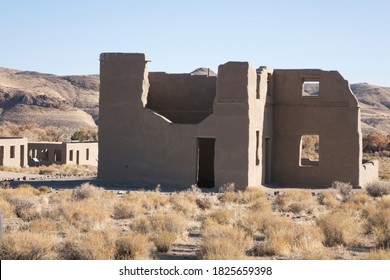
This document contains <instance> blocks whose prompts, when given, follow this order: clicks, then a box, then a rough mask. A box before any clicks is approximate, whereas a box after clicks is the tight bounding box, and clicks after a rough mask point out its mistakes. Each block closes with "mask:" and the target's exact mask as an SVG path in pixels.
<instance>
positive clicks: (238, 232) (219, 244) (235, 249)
mask: <svg viewBox="0 0 390 280" xmlns="http://www.w3.org/2000/svg"><path fill="white" fill-rule="evenodd" d="M203 235H204V237H203V240H202V242H201V244H200V252H199V256H200V258H201V259H203V260H240V259H247V255H246V253H247V251H248V250H249V249H250V248H251V247H252V246H253V240H252V238H250V237H249V236H248V235H247V234H246V233H245V231H244V230H242V229H240V228H237V227H232V226H226V225H219V224H217V223H215V222H212V221H211V222H210V221H207V220H206V222H205V223H204V234H203Z"/></svg>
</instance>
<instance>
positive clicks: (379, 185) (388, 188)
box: [365, 181, 390, 197]
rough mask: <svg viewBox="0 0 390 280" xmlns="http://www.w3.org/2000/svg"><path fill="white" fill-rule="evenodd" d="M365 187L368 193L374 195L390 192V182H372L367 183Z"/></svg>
mask: <svg viewBox="0 0 390 280" xmlns="http://www.w3.org/2000/svg"><path fill="white" fill-rule="evenodd" d="M365 189H366V191H367V193H368V194H369V195H370V196H372V197H382V196H385V195H389V194H390V182H385V181H375V182H371V183H368V184H367V185H366V187H365Z"/></svg>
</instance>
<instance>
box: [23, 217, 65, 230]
mask: <svg viewBox="0 0 390 280" xmlns="http://www.w3.org/2000/svg"><path fill="white" fill-rule="evenodd" d="M28 228H29V230H30V231H32V232H46V233H49V232H55V231H57V230H58V225H57V222H56V221H54V220H52V219H49V218H45V217H41V218H39V219H36V220H32V221H31V222H29V224H28Z"/></svg>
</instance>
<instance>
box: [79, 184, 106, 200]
mask: <svg viewBox="0 0 390 280" xmlns="http://www.w3.org/2000/svg"><path fill="white" fill-rule="evenodd" d="M103 192H104V191H103V189H102V188H98V187H95V186H94V185H91V184H90V183H84V184H82V185H80V186H79V187H76V188H75V189H74V190H73V191H72V198H73V199H74V200H83V199H87V198H98V197H100V196H102V194H103Z"/></svg>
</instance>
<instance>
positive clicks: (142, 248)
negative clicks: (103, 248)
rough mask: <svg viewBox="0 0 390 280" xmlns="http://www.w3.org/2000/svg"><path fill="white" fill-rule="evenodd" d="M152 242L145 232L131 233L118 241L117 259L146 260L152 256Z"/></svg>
mask: <svg viewBox="0 0 390 280" xmlns="http://www.w3.org/2000/svg"><path fill="white" fill-rule="evenodd" d="M150 252H151V244H150V241H149V238H148V236H147V235H145V234H141V233H130V234H128V235H126V236H123V237H120V238H119V239H118V240H117V241H116V252H115V259H116V260H128V259H131V260H145V259H149V258H150Z"/></svg>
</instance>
